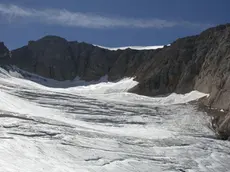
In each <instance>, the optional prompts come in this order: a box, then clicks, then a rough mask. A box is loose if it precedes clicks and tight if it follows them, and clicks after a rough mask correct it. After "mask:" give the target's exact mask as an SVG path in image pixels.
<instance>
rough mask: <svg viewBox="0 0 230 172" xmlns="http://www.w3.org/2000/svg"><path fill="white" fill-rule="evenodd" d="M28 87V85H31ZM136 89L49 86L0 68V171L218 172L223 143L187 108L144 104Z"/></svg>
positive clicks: (226, 147) (224, 159) (125, 85)
mask: <svg viewBox="0 0 230 172" xmlns="http://www.w3.org/2000/svg"><path fill="white" fill-rule="evenodd" d="M35 81H36V82H35ZM136 84H137V82H135V81H133V79H132V78H126V79H123V80H121V81H118V82H116V83H109V82H106V77H104V78H102V79H101V81H100V82H91V83H86V82H84V81H80V80H78V79H77V78H76V80H75V81H73V82H70V81H69V82H57V81H53V80H46V81H45V79H44V78H40V77H38V76H35V75H32V76H30V77H29V78H27V77H26V78H24V77H22V75H20V74H19V73H17V72H9V73H8V72H6V71H5V70H3V69H0V171H1V172H158V171H168V172H174V171H177V172H192V171H194V172H203V171H207V172H214V171H216V172H226V171H228V169H230V163H229V162H230V143H229V142H227V141H221V140H217V139H215V134H214V133H213V131H212V130H210V129H209V127H208V126H209V119H208V117H207V115H206V114H205V113H204V112H202V111H198V110H197V107H196V105H194V104H189V103H188V102H189V101H192V100H196V99H198V98H200V97H203V96H206V95H205V94H202V93H199V92H197V91H193V92H191V93H188V94H186V95H177V94H171V95H169V96H168V97H158V98H150V97H144V96H139V95H135V94H131V93H127V90H128V89H129V88H131V87H133V86H135V85H136Z"/></svg>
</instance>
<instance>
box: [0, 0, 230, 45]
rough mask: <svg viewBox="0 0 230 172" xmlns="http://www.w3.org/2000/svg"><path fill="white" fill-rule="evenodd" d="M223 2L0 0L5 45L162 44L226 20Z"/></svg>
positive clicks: (227, 3)
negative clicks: (56, 40) (52, 40)
mask: <svg viewBox="0 0 230 172" xmlns="http://www.w3.org/2000/svg"><path fill="white" fill-rule="evenodd" d="M229 7H230V1H229V0H39V1H37V0H36V1H35V0H1V1H0V28H1V29H0V41H3V42H5V44H6V45H7V46H8V47H9V48H10V49H13V48H17V47H21V46H23V45H25V44H27V42H28V41H29V40H37V39H39V38H41V37H43V36H45V35H58V36H61V37H64V38H66V39H67V40H77V41H85V42H88V43H93V44H98V45H102V46H107V47H118V46H127V45H137V46H138V45H143V46H144V45H165V44H168V43H171V42H172V41H174V40H175V39H177V38H179V37H184V36H189V35H194V34H198V33H200V32H201V31H202V30H204V29H206V28H208V27H210V26H214V25H218V24H223V23H228V22H230V17H229V16H230V12H229V9H228V8H229Z"/></svg>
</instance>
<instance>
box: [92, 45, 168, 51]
mask: <svg viewBox="0 0 230 172" xmlns="http://www.w3.org/2000/svg"><path fill="white" fill-rule="evenodd" d="M94 46H97V47H100V48H104V49H108V50H112V51H117V50H126V49H128V48H130V49H132V50H155V49H159V48H163V47H164V45H155V46H126V47H104V46H100V45H94ZM168 46H170V44H169V45H168Z"/></svg>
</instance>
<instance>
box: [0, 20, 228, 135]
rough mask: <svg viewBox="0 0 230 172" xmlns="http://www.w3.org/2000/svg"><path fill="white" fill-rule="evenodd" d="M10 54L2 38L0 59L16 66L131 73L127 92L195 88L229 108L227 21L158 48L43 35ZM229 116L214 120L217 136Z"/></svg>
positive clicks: (47, 73)
mask: <svg viewBox="0 0 230 172" xmlns="http://www.w3.org/2000/svg"><path fill="white" fill-rule="evenodd" d="M11 54H12V55H11V56H10V55H9V52H8V50H7V48H6V47H5V46H4V45H3V44H2V43H1V44H0V57H1V64H10V65H16V66H17V67H19V68H21V69H23V70H26V71H28V72H32V73H36V74H38V75H41V76H44V77H49V78H53V79H56V80H71V79H73V78H75V77H76V76H79V77H81V78H82V79H84V80H98V79H99V78H100V77H102V76H105V75H108V78H109V80H111V81H114V80H117V79H121V78H123V77H125V76H133V77H134V76H135V77H136V80H137V81H139V84H138V85H137V86H136V87H134V88H133V89H131V90H130V91H131V92H135V93H137V94H142V95H147V96H156V95H163V94H167V93H172V92H177V93H186V92H189V91H191V90H194V89H195V90H198V91H201V92H205V93H209V94H210V96H209V97H208V98H207V99H203V100H202V101H203V103H204V104H205V105H207V106H209V107H211V108H217V109H224V110H226V111H229V108H230V60H229V59H230V24H226V25H220V26H217V27H215V28H210V29H208V30H206V31H204V32H202V33H201V34H200V35H197V36H191V37H185V38H181V39H178V40H176V41H175V42H173V43H172V44H171V46H165V47H164V48H162V49H157V50H142V51H137V50H131V49H126V50H118V51H109V50H106V49H103V48H99V47H96V46H93V45H91V44H86V43H78V42H68V41H67V40H65V39H63V38H60V37H56V36H47V37H44V38H42V39H40V40H38V41H30V42H29V43H28V45H27V46H24V47H22V48H19V49H16V50H14V51H12V52H11ZM10 57H11V58H10ZM229 116H230V115H225V116H224V117H221V118H220V117H219V118H218V119H217V118H215V120H214V121H215V123H216V124H217V125H216V128H217V130H218V132H219V133H222V135H224V134H225V135H228V136H230V127H228V126H227V125H226V124H229V122H226V121H229V120H228V119H230V117H229ZM225 119H226V120H225ZM223 126H224V127H223ZM226 126H227V129H226ZM223 133H224V134H223Z"/></svg>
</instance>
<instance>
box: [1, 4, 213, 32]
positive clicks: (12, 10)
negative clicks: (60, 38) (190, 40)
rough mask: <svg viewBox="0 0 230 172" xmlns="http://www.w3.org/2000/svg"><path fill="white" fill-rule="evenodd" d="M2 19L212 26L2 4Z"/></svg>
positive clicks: (73, 24)
mask: <svg viewBox="0 0 230 172" xmlns="http://www.w3.org/2000/svg"><path fill="white" fill-rule="evenodd" d="M0 17H1V18H2V19H5V21H8V22H17V21H21V20H22V21H27V22H42V23H45V24H56V25H62V26H71V27H84V28H115V27H119V28H171V27H175V26H180V27H198V28H206V27H209V26H211V25H210V24H200V23H192V22H188V21H168V20H162V19H133V18H120V17H119V18H114V17H106V16H101V15H95V14H88V13H81V12H70V11H67V10H62V9H44V10H38V9H32V8H25V7H20V6H17V5H12V4H11V5H6V4H0Z"/></svg>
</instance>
